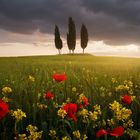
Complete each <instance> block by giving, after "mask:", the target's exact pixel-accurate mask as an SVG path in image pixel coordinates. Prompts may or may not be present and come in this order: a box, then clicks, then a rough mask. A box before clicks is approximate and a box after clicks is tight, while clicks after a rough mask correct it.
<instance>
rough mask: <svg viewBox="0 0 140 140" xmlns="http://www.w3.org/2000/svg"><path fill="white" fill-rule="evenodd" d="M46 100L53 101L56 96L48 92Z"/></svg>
mask: <svg viewBox="0 0 140 140" xmlns="http://www.w3.org/2000/svg"><path fill="white" fill-rule="evenodd" d="M45 98H46V99H47V100H51V99H53V98H54V94H52V93H51V92H47V93H46V94H45Z"/></svg>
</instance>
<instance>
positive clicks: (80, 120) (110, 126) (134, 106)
mask: <svg viewBox="0 0 140 140" xmlns="http://www.w3.org/2000/svg"><path fill="white" fill-rule="evenodd" d="M0 90H1V91H0V99H1V100H0V139H1V140H14V139H16V140H40V139H41V140H93V139H95V140H98V139H103V140H115V139H118V140H131V139H132V140H140V59H138V58H117V57H95V56H91V55H56V56H36V57H17V58H16V57H13V58H2V57H1V58H0Z"/></svg>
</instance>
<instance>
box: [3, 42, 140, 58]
mask: <svg viewBox="0 0 140 140" xmlns="http://www.w3.org/2000/svg"><path fill="white" fill-rule="evenodd" d="M50 40H51V39H50ZM52 40H53V39H52ZM52 40H51V41H52ZM68 52H69V51H68V47H67V44H66V41H65V40H64V39H63V49H62V54H65V53H68ZM75 53H82V49H81V47H80V42H79V41H77V46H76V49H75ZM85 53H91V54H94V55H105V56H107V55H108V56H125V57H126V56H127V57H140V49H139V47H138V46H136V45H134V44H131V45H127V46H111V45H106V44H104V42H103V41H89V43H88V46H87V48H86V49H85ZM54 54H58V51H57V49H56V48H55V46H54V42H45V41H37V42H34V43H0V56H1V57H4V56H6V57H8V56H30V55H31V56H32V55H54Z"/></svg>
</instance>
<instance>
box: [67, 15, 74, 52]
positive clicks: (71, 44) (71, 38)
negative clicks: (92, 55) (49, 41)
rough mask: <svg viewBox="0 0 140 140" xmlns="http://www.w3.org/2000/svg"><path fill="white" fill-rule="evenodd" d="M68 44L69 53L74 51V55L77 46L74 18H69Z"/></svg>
mask: <svg viewBox="0 0 140 140" xmlns="http://www.w3.org/2000/svg"><path fill="white" fill-rule="evenodd" d="M67 44H68V48H69V52H70V53H71V51H72V52H73V53H74V50H75V45H76V29H75V23H74V21H73V19H72V17H69V23H68V33H67Z"/></svg>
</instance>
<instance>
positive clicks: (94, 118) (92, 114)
mask: <svg viewBox="0 0 140 140" xmlns="http://www.w3.org/2000/svg"><path fill="white" fill-rule="evenodd" d="M89 117H90V119H91V120H92V121H96V120H97V119H98V112H96V111H94V112H91V111H89Z"/></svg>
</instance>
